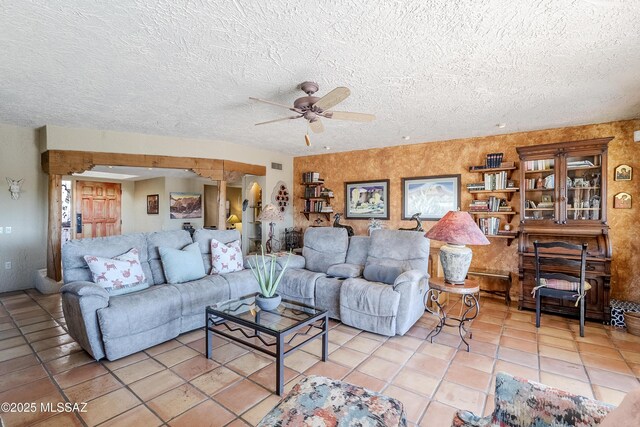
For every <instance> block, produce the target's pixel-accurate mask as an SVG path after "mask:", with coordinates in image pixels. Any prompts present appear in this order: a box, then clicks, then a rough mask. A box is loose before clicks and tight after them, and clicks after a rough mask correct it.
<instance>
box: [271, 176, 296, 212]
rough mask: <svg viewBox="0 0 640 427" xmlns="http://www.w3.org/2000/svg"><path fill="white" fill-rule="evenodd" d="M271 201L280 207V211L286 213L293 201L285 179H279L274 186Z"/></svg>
mask: <svg viewBox="0 0 640 427" xmlns="http://www.w3.org/2000/svg"><path fill="white" fill-rule="evenodd" d="M271 203H273V205H274V206H275V207H277V208H278V210H279V211H280V213H284V212H285V211H286V210H287V208H288V207H289V204H290V203H291V195H290V194H289V190H288V189H287V184H285V182H284V181H278V183H277V184H276V185H275V187H273V193H271Z"/></svg>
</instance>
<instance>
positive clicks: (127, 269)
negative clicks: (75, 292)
mask: <svg viewBox="0 0 640 427" xmlns="http://www.w3.org/2000/svg"><path fill="white" fill-rule="evenodd" d="M138 254H139V251H138V249H136V248H133V249H131V250H130V251H129V252H127V253H124V254H122V255H118V256H117V257H115V258H103V257H99V256H93V255H85V256H84V260H85V261H86V262H87V265H88V266H89V269H90V270H91V275H92V276H93V282H94V283H96V284H98V285H100V286H102V287H103V288H104V290H106V291H107V292H108V293H109V294H110V295H121V294H126V293H129V292H134V291H139V290H141V289H145V288H148V287H149V284H148V283H147V282H146V278H145V276H144V271H142V266H141V265H140V257H139V256H138Z"/></svg>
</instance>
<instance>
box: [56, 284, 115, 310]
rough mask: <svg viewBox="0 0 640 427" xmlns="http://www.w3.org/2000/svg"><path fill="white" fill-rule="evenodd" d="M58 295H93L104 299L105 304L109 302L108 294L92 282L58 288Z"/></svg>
mask: <svg viewBox="0 0 640 427" xmlns="http://www.w3.org/2000/svg"><path fill="white" fill-rule="evenodd" d="M60 293H61V294H65V293H70V294H74V295H78V296H85V295H95V296H98V297H102V298H104V299H105V300H106V302H107V303H108V302H109V293H108V292H107V291H105V290H104V288H103V287H102V286H99V285H96V284H95V283H93V282H71V283H67V284H66V285H64V286H63V287H62V288H60ZM105 307H106V305H105Z"/></svg>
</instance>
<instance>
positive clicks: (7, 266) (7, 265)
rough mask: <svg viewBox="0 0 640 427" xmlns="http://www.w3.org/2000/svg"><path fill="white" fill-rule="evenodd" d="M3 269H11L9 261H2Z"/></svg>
mask: <svg viewBox="0 0 640 427" xmlns="http://www.w3.org/2000/svg"><path fill="white" fill-rule="evenodd" d="M4 269H5V270H11V261H7V262H5V263H4Z"/></svg>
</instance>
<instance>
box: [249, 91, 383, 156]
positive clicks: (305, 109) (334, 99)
mask: <svg viewBox="0 0 640 427" xmlns="http://www.w3.org/2000/svg"><path fill="white" fill-rule="evenodd" d="M300 89H301V90H302V91H303V92H304V93H306V94H307V96H303V97H300V98H298V99H296V100H295V101H293V107H289V106H287V105H284V104H279V103H277V102H273V101H268V100H265V99H260V98H253V97H252V98H249V99H252V100H254V101H258V102H262V103H265V104H269V105H274V106H276V107H282V108H286V109H287V110H289V111H293V112H294V113H296V115H295V116H288V117H282V118H280V119H274V120H269V121H266V122H260V123H256V126H259V125H266V124H269V123H275V122H281V121H285V120H294V119H300V118H303V119H305V120H306V121H307V122H309V128H311V131H312V132H314V133H321V132H324V125H323V124H322V121H321V120H320V118H325V119H333V120H347V121H353V122H370V121H372V120H374V119H375V116H374V115H373V114H365V113H352V112H348V111H330V109H331V108H333V107H335V106H336V105H338V104H339V103H341V102H342V101H344V100H345V99H347V98H348V97H349V95H351V91H350V90H349V88H346V87H342V86H339V87H337V88H335V89H333V90H332V91H331V92H329V93H328V94H326V95H325V96H323V97H317V96H313V95H314V94H315V93H316V92H317V91H318V89H320V86H319V85H318V84H317V83H315V82H309V81H307V82H303V83H301V84H300ZM304 140H305V143H306V144H307V146H309V145H311V139H310V138H309V134H308V133H307V134H306V135H305V137H304Z"/></svg>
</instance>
